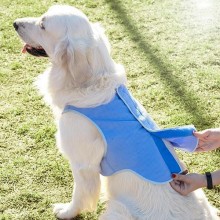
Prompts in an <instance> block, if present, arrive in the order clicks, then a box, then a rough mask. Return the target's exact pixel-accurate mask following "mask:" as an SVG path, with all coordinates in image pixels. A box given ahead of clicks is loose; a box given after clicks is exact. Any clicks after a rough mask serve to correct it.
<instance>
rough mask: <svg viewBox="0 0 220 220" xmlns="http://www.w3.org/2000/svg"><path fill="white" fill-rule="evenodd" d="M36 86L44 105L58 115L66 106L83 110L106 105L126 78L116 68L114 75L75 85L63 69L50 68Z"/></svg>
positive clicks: (120, 69)
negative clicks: (47, 105) (44, 102)
mask: <svg viewBox="0 0 220 220" xmlns="http://www.w3.org/2000/svg"><path fill="white" fill-rule="evenodd" d="M36 84H37V87H38V88H39V90H40V92H41V94H42V95H43V96H44V99H45V101H46V103H47V104H49V105H50V106H51V108H52V109H53V111H54V110H55V109H56V110H55V112H56V115H57V113H58V115H59V114H60V113H61V112H62V110H63V108H64V107H65V105H67V104H71V105H74V106H76V107H81V108H83V107H94V106H98V105H100V104H104V103H108V102H109V101H110V100H111V99H112V97H113V96H114V94H115V88H117V87H118V86H119V85H120V84H126V76H125V73H124V69H123V68H121V67H119V66H118V67H117V72H115V73H111V74H106V75H104V76H100V77H97V76H95V77H93V78H90V79H89V80H88V81H87V82H84V83H77V82H76V81H74V79H73V78H72V77H71V75H70V74H68V73H67V72H66V71H64V69H62V68H57V67H55V66H52V67H50V68H48V69H47V70H46V71H45V72H44V73H43V74H41V75H40V76H39V77H38V79H37V83H36Z"/></svg>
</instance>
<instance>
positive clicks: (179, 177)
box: [172, 173, 187, 181]
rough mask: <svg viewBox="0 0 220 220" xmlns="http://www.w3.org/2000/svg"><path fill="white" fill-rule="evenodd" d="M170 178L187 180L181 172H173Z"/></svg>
mask: <svg viewBox="0 0 220 220" xmlns="http://www.w3.org/2000/svg"><path fill="white" fill-rule="evenodd" d="M172 178H173V179H174V180H178V181H187V175H181V174H176V173H173V174H172Z"/></svg>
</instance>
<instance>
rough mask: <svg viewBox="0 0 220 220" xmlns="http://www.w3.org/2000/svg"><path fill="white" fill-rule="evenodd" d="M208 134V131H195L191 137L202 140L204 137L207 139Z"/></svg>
mask: <svg viewBox="0 0 220 220" xmlns="http://www.w3.org/2000/svg"><path fill="white" fill-rule="evenodd" d="M209 134H210V131H209V130H204V131H195V132H193V135H194V136H195V137H197V138H198V139H204V138H206V137H208V136H209Z"/></svg>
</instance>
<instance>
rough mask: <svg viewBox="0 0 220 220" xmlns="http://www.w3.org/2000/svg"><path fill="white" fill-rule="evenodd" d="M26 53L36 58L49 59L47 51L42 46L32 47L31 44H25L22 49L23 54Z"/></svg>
mask: <svg viewBox="0 0 220 220" xmlns="http://www.w3.org/2000/svg"><path fill="white" fill-rule="evenodd" d="M26 52H28V53H29V54H31V55H33V56H36V57H48V55H47V53H46V51H45V50H44V48H43V47H41V46H38V47H32V46H31V45H29V44H25V45H24V47H23V49H22V53H26Z"/></svg>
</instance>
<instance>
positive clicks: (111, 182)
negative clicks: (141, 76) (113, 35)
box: [14, 6, 217, 220]
mask: <svg viewBox="0 0 220 220" xmlns="http://www.w3.org/2000/svg"><path fill="white" fill-rule="evenodd" d="M14 27H15V29H16V31H17V32H18V34H19V35H20V37H21V38H22V40H23V41H24V42H25V46H24V48H23V52H26V51H27V52H29V53H30V54H33V55H35V56H48V57H49V58H50V60H51V62H52V66H51V67H50V68H49V69H47V70H46V71H45V72H44V73H43V74H42V75H40V76H39V79H38V86H39V88H40V91H41V92H42V93H43V95H44V97H45V100H46V102H47V103H48V104H49V105H50V106H51V108H52V110H53V112H54V115H55V118H56V122H57V126H58V132H57V135H56V138H57V144H58V146H59V148H60V150H61V151H62V152H63V153H64V154H65V155H66V156H67V158H68V159H69V161H70V166H71V169H72V172H73V175H74V181H75V184H74V190H73V196H72V200H71V201H70V203H68V204H56V205H55V206H54V213H55V214H56V216H57V217H58V218H60V219H70V218H73V217H75V216H76V215H78V214H79V213H80V212H82V211H91V210H94V209H95V208H96V204H97V201H98V199H99V194H100V188H101V181H100V174H99V172H100V161H101V160H102V157H103V154H104V142H103V139H102V136H101V134H100V133H99V131H98V130H97V128H96V127H95V126H94V125H93V124H92V123H91V122H90V121H89V120H87V119H86V118H85V117H83V116H81V115H79V114H76V113H65V114H62V111H63V109H64V107H65V105H66V104H71V105H74V106H77V107H94V106H99V105H101V104H104V103H108V102H109V101H110V100H111V99H112V97H113V96H114V94H115V88H117V87H118V86H119V85H121V84H125V83H126V76H125V73H124V70H123V67H122V66H120V65H118V64H116V63H115V62H114V61H113V60H112V58H111V56H110V46H109V43H108V40H107V38H106V36H105V35H104V32H103V30H102V29H101V28H100V26H99V25H97V24H92V23H90V22H89V20H88V18H87V17H86V16H85V15H84V14H83V13H82V12H81V11H79V10H77V9H76V8H73V7H69V6H53V7H51V8H50V9H49V10H48V11H47V12H46V13H45V14H43V15H42V16H41V17H38V18H22V19H17V20H16V21H15V22H14ZM106 182H107V186H106V194H107V198H108V202H107V208H106V211H105V212H104V213H103V214H102V215H101V217H100V219H102V220H134V219H139V220H146V219H152V220H159V219H167V220H171V219H175V220H176V219H178V220H180V219H183V220H186V219H187V220H190V219H198V220H203V219H204V220H205V219H206V220H210V219H217V215H216V211H215V209H214V208H212V207H211V206H210V205H209V203H208V201H207V199H206V197H205V196H204V194H203V193H202V191H200V190H198V191H196V192H193V193H191V194H190V195H189V196H186V197H184V196H181V195H179V194H177V193H176V192H175V191H173V189H172V188H171V187H170V185H169V184H162V185H154V184H152V183H149V182H147V181H144V180H143V179H141V178H139V177H138V176H136V175H135V174H133V173H131V172H128V171H125V172H121V173H119V174H116V175H113V176H110V177H108V178H106Z"/></svg>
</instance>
